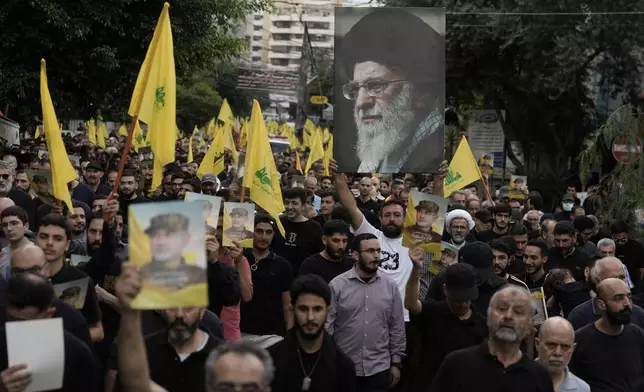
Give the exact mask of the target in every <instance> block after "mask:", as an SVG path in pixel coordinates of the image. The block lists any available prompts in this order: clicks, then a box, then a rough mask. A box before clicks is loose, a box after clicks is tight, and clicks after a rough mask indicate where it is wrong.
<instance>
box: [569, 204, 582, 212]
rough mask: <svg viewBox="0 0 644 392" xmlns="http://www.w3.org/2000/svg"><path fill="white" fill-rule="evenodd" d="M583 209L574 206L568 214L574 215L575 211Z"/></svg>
mask: <svg viewBox="0 0 644 392" xmlns="http://www.w3.org/2000/svg"><path fill="white" fill-rule="evenodd" d="M583 209H584V207H582V206H580V205H576V206H573V207H572V210H570V213H571V214H574V213H575V211H577V210H583Z"/></svg>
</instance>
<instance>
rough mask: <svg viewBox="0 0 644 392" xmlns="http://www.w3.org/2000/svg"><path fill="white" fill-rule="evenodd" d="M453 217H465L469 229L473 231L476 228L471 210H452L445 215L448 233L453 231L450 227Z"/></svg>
mask: <svg viewBox="0 0 644 392" xmlns="http://www.w3.org/2000/svg"><path fill="white" fill-rule="evenodd" d="M452 219H465V220H467V225H468V226H469V229H468V230H469V231H472V229H474V226H475V225H476V224H475V223H474V219H472V216H471V215H470V213H469V212H467V211H465V210H452V211H450V212H448V213H447V215H445V230H447V232H448V233H450V234H452V233H451V230H450V228H449V226H450V223H452Z"/></svg>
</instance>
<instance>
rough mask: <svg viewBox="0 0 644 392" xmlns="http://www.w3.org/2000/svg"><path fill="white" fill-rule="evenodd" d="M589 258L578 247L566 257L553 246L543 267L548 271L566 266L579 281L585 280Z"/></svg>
mask: <svg viewBox="0 0 644 392" xmlns="http://www.w3.org/2000/svg"><path fill="white" fill-rule="evenodd" d="M589 260H590V258H589V257H588V255H587V254H586V253H584V252H582V251H580V250H579V249H577V247H575V248H574V250H573V251H572V253H571V254H569V255H568V256H566V257H564V256H562V255H561V253H560V252H559V250H557V248H552V249H550V250H549V251H548V262H547V263H545V264H544V266H543V268H544V269H545V270H546V272H548V271H551V270H553V269H555V268H566V269H567V270H568V271H570V273H571V274H572V277H573V278H575V280H576V281H577V282H583V281H585V280H586V277H585V276H584V269H585V268H586V267H587V266H588V262H589ZM526 283H527V282H526Z"/></svg>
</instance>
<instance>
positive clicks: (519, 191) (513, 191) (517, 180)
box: [510, 175, 528, 200]
mask: <svg viewBox="0 0 644 392" xmlns="http://www.w3.org/2000/svg"><path fill="white" fill-rule="evenodd" d="M527 194H528V177H526V176H515V175H511V176H510V200H512V199H517V200H523V199H525V197H526V195H527Z"/></svg>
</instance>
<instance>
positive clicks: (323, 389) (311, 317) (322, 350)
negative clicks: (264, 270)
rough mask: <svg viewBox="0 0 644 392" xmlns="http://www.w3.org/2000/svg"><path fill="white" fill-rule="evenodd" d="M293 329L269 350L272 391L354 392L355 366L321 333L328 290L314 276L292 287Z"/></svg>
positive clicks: (297, 281) (326, 285)
mask: <svg viewBox="0 0 644 392" xmlns="http://www.w3.org/2000/svg"><path fill="white" fill-rule="evenodd" d="M291 304H292V306H293V315H294V320H295V327H294V328H293V329H291V330H290V331H289V333H288V335H287V336H286V338H285V339H284V340H282V341H281V342H279V343H277V344H276V345H274V346H273V347H271V348H270V350H269V352H270V353H271V356H272V357H273V361H274V363H275V379H274V381H273V385H272V390H274V391H281V392H301V391H309V392H353V391H355V374H356V371H355V365H354V364H353V361H352V360H351V359H350V358H349V357H347V356H346V355H345V354H344V353H343V352H342V351H341V350H340V349H338V347H337V346H336V344H335V342H334V341H333V338H332V337H331V336H329V335H328V333H327V332H326V331H325V330H324V323H325V321H326V318H327V315H328V314H329V310H330V305H331V289H330V288H329V285H328V282H325V281H323V280H322V278H320V277H319V276H316V275H303V276H300V277H299V278H297V279H296V280H295V281H294V282H293V286H291Z"/></svg>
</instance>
